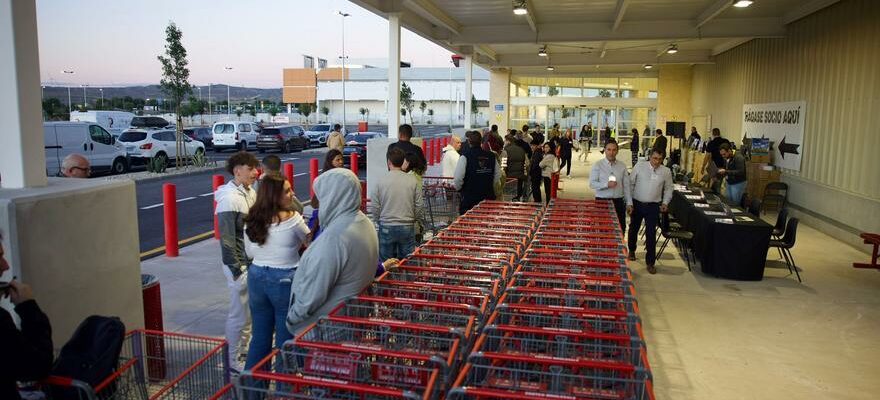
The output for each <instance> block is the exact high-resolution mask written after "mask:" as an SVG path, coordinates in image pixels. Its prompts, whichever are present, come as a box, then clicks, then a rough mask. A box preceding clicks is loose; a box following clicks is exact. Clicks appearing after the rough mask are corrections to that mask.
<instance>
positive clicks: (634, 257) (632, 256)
mask: <svg viewBox="0 0 880 400" xmlns="http://www.w3.org/2000/svg"><path fill="white" fill-rule="evenodd" d="M626 258H627V259H628V260H630V261H635V260H636V253H635V252H632V253H629V256H627V257H626Z"/></svg>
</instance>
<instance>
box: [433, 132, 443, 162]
mask: <svg viewBox="0 0 880 400" xmlns="http://www.w3.org/2000/svg"><path fill="white" fill-rule="evenodd" d="M443 147H444V145H443V141H442V140H440V138H437V139H434V162H435V163H437V164H440V160H442V159H443Z"/></svg>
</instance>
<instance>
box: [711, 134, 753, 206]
mask: <svg viewBox="0 0 880 400" xmlns="http://www.w3.org/2000/svg"><path fill="white" fill-rule="evenodd" d="M719 151H720V152H721V156H722V157H724V168H719V169H718V176H721V177H723V178H724V179H727V198H728V199H729V200H730V201H731V202H733V204H740V200H742V196H743V193H744V192H745V189H746V179H747V178H748V177H747V176H746V160H745V159H744V158H743V156H742V154H739V153H736V154H734V153H733V150H732V149H731V148H730V144H728V143H724V144H722V145H721V146H720V148H719Z"/></svg>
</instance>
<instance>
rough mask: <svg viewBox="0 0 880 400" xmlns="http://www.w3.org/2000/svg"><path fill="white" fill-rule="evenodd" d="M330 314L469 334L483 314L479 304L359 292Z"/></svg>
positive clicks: (467, 335) (464, 335) (465, 335)
mask: <svg viewBox="0 0 880 400" xmlns="http://www.w3.org/2000/svg"><path fill="white" fill-rule="evenodd" d="M330 316H331V317H341V318H363V319H368V320H370V321H375V322H382V323H388V324H400V323H408V324H416V325H419V326H421V325H427V326H436V327H444V328H449V329H452V330H458V331H460V332H461V333H462V334H461V336H462V337H463V338H466V337H469V336H470V335H471V334H472V333H473V332H474V330H476V327H477V318H482V315H480V314H479V310H478V309H477V308H476V307H473V306H469V305H466V304H448V303H435V302H426V301H416V300H409V299H393V298H388V297H372V296H357V297H353V298H350V299H348V300H346V301H345V302H344V303H342V304H340V305H339V306H337V307H336V308H335V309H333V311H331V312H330Z"/></svg>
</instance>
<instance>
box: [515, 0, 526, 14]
mask: <svg viewBox="0 0 880 400" xmlns="http://www.w3.org/2000/svg"><path fill="white" fill-rule="evenodd" d="M513 13H514V14H516V15H526V14H528V13H529V10H528V9H527V8H526V0H514V2H513Z"/></svg>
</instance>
